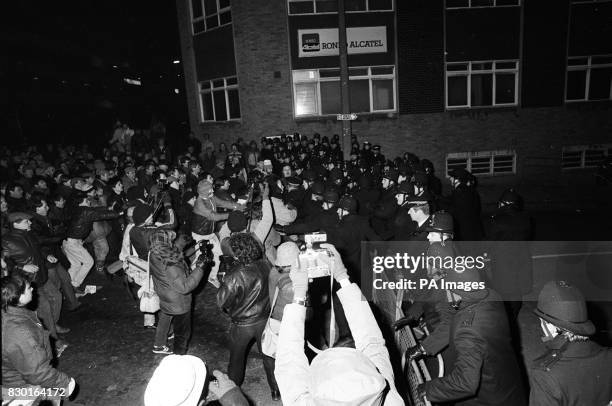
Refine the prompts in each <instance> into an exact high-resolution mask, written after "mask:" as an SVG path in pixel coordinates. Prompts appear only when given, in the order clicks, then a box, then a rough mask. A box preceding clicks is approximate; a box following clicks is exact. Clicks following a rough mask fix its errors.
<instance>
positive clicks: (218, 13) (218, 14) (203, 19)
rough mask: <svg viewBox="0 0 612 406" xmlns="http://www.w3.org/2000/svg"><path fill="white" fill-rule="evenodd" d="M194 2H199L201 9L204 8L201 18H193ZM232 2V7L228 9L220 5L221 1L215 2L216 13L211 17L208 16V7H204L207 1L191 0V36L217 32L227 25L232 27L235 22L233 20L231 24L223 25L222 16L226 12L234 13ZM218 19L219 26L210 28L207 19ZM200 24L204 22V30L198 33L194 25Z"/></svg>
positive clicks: (216, 0)
mask: <svg viewBox="0 0 612 406" xmlns="http://www.w3.org/2000/svg"><path fill="white" fill-rule="evenodd" d="M194 1H198V2H200V7H202V15H201V16H200V17H194V16H193V2H194ZM228 1H229V2H230V5H229V6H227V7H223V8H221V7H220V5H219V2H220V0H215V4H216V13H213V14H210V15H206V7H205V6H204V2H205V0H189V16H190V17H191V35H193V36H195V35H199V34H202V33H204V32H208V31H212V30H215V29H217V28H220V27H224V26H226V25H230V24H231V23H232V22H233V19H230V21H229V22H227V23H224V24H221V14H224V13H226V12H229V13H230V15H231V12H232V6H231V1H230V0H228ZM214 16H216V17H217V25H216V26H214V27H212V28H208V24H207V22H206V19H207V18H211V17H214ZM198 22H204V30H202V31H198V32H196V31H195V29H194V25H195V24H196V23H198Z"/></svg>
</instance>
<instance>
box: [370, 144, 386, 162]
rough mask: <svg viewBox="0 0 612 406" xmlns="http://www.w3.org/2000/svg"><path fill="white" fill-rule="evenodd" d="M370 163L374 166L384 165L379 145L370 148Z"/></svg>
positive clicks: (383, 157)
mask: <svg viewBox="0 0 612 406" xmlns="http://www.w3.org/2000/svg"><path fill="white" fill-rule="evenodd" d="M372 163H373V164H374V165H376V164H378V165H384V163H385V156H384V155H383V154H381V153H380V145H374V146H373V147H372Z"/></svg>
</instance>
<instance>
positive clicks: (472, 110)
mask: <svg viewBox="0 0 612 406" xmlns="http://www.w3.org/2000/svg"><path fill="white" fill-rule="evenodd" d="M518 110H519V106H518V105H515V106H479V107H451V108H448V107H447V108H446V112H447V113H450V114H452V115H455V116H463V115H466V116H470V115H473V114H480V113H487V114H488V113H518Z"/></svg>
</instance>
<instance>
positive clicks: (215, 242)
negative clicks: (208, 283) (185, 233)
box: [191, 233, 223, 281]
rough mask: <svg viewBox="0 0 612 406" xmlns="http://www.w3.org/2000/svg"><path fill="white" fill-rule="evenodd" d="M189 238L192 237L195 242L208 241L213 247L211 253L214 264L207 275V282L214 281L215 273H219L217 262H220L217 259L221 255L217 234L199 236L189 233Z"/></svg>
mask: <svg viewBox="0 0 612 406" xmlns="http://www.w3.org/2000/svg"><path fill="white" fill-rule="evenodd" d="M191 236H192V237H193V239H194V240H195V242H200V241H202V240H208V241H209V242H210V243H211V244H212V245H213V249H212V252H213V256H214V260H215V263H214V264H213V266H212V267H211V269H210V274H209V275H208V279H209V280H211V279H212V280H215V281H216V280H217V272H218V271H219V262H220V261H219V257H220V256H221V255H222V254H223V252H222V251H221V243H220V242H219V238H218V237H217V234H215V233H212V234H208V235H201V234H196V233H191Z"/></svg>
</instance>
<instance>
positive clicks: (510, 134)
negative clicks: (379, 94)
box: [177, 0, 612, 207]
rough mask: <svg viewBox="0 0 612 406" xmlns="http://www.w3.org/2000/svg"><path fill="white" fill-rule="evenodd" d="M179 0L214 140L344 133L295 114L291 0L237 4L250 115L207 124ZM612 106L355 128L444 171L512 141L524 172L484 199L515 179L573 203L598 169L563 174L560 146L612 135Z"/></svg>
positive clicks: (500, 180)
mask: <svg viewBox="0 0 612 406" xmlns="http://www.w3.org/2000/svg"><path fill="white" fill-rule="evenodd" d="M177 3H178V4H179V19H181V18H183V19H182V20H181V24H180V28H181V38H182V46H183V52H184V57H183V60H184V62H185V63H184V67H185V79H186V81H187V97H188V104H189V116H190V122H191V125H192V128H193V129H195V131H197V132H199V133H204V132H206V133H209V134H210V135H211V139H212V140H213V141H214V142H216V143H218V142H221V141H223V142H226V143H231V142H233V141H235V140H236V139H237V138H238V137H242V138H243V139H246V140H251V139H255V140H258V139H259V138H260V137H262V136H265V135H277V134H280V133H294V132H300V133H302V134H306V135H311V134H313V133H314V132H319V133H321V134H322V135H333V134H336V133H337V134H341V133H342V131H341V124H340V123H339V122H337V121H336V120H335V119H333V120H332V119H321V120H309V121H297V122H296V120H295V119H294V118H293V114H292V111H293V106H292V92H291V83H290V63H289V49H288V46H289V45H288V33H287V15H286V4H285V0H274V3H275V6H274V7H272V6H270V2H268V1H265V0H234V1H233V2H232V17H233V20H234V24H233V30H234V41H235V49H236V63H237V74H238V82H239V87H240V105H241V106H240V107H241V113H242V120H241V122H239V123H219V124H208V123H207V124H200V123H199V117H200V115H199V110H198V105H197V91H196V85H195V83H196V80H195V70H194V64H193V63H192V62H190V60H191V61H193V57H192V56H191V57H190V56H189V52H190V50H191V49H192V47H191V48H190V34H189V22H188V21H186V20H184V17H185V16H184V15H183V16H182V17H181V13H184V12H185V11H186V10H187V9H186V3H187V0H177ZM183 3H185V4H183ZM187 18H188V17H187ZM185 21H186V23H185ZM187 34H189V35H187ZM185 52H187V53H185ZM212 62H214V59H212V58H211V63H212ZM274 72H280V77H275V75H274ZM610 110H611V108H610V104H609V103H603V104H602V103H587V104H581V105H571V106H560V107H547V108H529V109H521V108H517V109H501V110H500V109H484V110H480V111H476V110H474V111H468V112H441V113H430V114H406V115H392V116H391V117H380V116H377V117H373V116H370V117H368V116H363V117H360V118H359V119H358V120H357V121H355V122H353V133H355V134H356V135H357V136H358V137H359V139H360V140H361V141H363V140H366V139H367V140H368V141H370V142H372V143H375V144H380V145H381V146H382V148H383V153H386V154H387V155H391V156H392V157H393V156H395V155H399V154H400V153H402V152H404V151H412V152H414V153H416V154H417V155H419V156H421V157H427V158H429V159H430V160H432V162H433V163H434V165H435V166H436V168H437V171H438V173H439V174H441V175H443V174H444V168H445V156H446V154H447V153H449V152H467V151H484V150H494V149H514V150H516V151H517V155H518V161H517V174H516V175H510V176H495V177H488V178H486V177H485V178H480V183H481V185H482V186H483V188H482V192H483V201H484V202H485V203H486V202H493V201H494V200H495V199H496V198H497V196H498V195H499V193H500V192H501V190H502V189H503V188H505V187H508V186H517V187H518V188H519V190H524V191H526V193H527V194H528V199H527V200H528V202H529V203H531V204H533V205H538V206H544V207H548V206H550V205H554V206H559V205H560V204H563V205H565V204H567V205H575V204H578V202H582V201H588V200H589V199H590V198H588V196H589V193H593V192H594V189H593V188H590V187H588V186H587V187H582V188H579V187H576V186H575V185H579V184H584V182H592V172H588V171H578V172H569V173H566V172H561V162H560V160H561V147H562V146H563V145H582V144H591V143H603V142H612V136H611V134H612V114H610ZM587 185H588V183H587ZM549 202H550V203H549Z"/></svg>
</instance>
